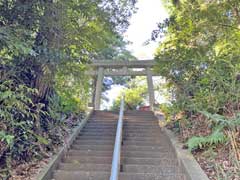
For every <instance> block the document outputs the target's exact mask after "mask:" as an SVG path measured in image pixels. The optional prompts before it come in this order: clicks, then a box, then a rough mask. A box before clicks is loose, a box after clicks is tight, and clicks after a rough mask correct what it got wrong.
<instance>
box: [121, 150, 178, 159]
mask: <svg viewBox="0 0 240 180" xmlns="http://www.w3.org/2000/svg"><path fill="white" fill-rule="evenodd" d="M122 157H123V158H128V157H129V158H161V159H166V158H170V159H175V158H176V156H175V155H174V153H173V152H171V151H168V150H167V149H166V150H163V151H161V152H152V151H126V150H123V151H122Z"/></svg>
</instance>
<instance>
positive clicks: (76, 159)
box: [63, 155, 112, 164]
mask: <svg viewBox="0 0 240 180" xmlns="http://www.w3.org/2000/svg"><path fill="white" fill-rule="evenodd" d="M63 162H65V163H75V164H77V163H78V164H80V163H94V164H111V163H112V156H76V155H73V156H66V157H65V158H64V160H63Z"/></svg>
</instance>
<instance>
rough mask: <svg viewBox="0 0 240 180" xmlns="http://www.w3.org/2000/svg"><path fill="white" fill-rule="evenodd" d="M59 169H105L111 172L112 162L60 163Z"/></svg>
mask: <svg viewBox="0 0 240 180" xmlns="http://www.w3.org/2000/svg"><path fill="white" fill-rule="evenodd" d="M59 170H65V171H104V172H110V170H111V164H95V163H83V164H82V163H81V164H79V163H60V164H59Z"/></svg>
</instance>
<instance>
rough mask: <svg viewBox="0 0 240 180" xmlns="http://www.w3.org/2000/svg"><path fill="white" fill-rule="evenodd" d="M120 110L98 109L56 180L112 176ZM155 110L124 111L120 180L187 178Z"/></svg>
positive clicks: (91, 179)
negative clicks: (155, 114) (154, 112)
mask: <svg viewBox="0 0 240 180" xmlns="http://www.w3.org/2000/svg"><path fill="white" fill-rule="evenodd" d="M117 120H118V113H114V112H108V111H95V112H94V113H93V115H92V116H91V118H90V119H89V121H88V123H87V124H86V126H85V127H84V129H83V130H82V131H81V133H80V134H79V136H78V137H77V139H76V140H75V141H74V143H73V145H72V147H71V149H70V150H69V152H68V153H67V155H66V156H65V158H64V159H63V161H62V162H61V163H60V164H59V166H58V169H57V170H56V171H55V172H54V173H53V179H54V180H108V179H109V177H110V172H111V163H112V154H113V149H114V140H115V134H116V127H117ZM169 143H170V142H169V141H168V139H167V138H166V136H165V134H164V133H163V132H162V131H161V129H160V127H159V125H158V121H157V119H156V117H155V116H154V114H153V113H152V112H141V111H127V112H125V113H124V124H123V145H122V155H121V170H120V176H119V180H184V179H185V176H184V174H183V173H181V171H180V168H179V166H178V161H177V159H176V157H175V154H174V152H173V149H172V148H171V146H170V144H169Z"/></svg>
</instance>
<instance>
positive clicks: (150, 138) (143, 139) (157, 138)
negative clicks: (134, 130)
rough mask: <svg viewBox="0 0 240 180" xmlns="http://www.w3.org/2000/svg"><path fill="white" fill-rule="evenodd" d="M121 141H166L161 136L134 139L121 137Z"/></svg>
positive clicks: (132, 137)
mask: <svg viewBox="0 0 240 180" xmlns="http://www.w3.org/2000/svg"><path fill="white" fill-rule="evenodd" d="M123 140H125V141H126V140H129V141H130V140H131V141H144V142H161V141H167V138H165V137H164V136H163V135H160V136H158V137H152V136H151V137H136V136H135V137H134V136H128V137H126V136H125V137H123Z"/></svg>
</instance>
